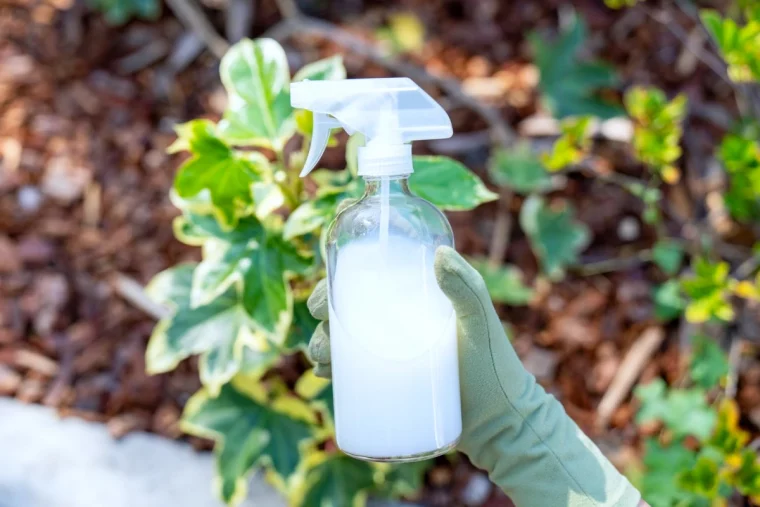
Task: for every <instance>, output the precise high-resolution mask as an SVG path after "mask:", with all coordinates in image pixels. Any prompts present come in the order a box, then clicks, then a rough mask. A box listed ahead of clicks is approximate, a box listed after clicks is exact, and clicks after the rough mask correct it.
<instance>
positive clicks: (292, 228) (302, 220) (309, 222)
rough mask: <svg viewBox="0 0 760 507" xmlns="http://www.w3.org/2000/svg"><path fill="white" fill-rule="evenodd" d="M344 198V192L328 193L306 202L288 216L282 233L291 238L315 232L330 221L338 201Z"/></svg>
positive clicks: (287, 238)
mask: <svg viewBox="0 0 760 507" xmlns="http://www.w3.org/2000/svg"><path fill="white" fill-rule="evenodd" d="M343 198H344V195H343V194H328V195H325V196H322V197H318V198H316V199H313V200H309V201H306V202H304V203H303V204H301V205H300V206H299V207H297V208H296V209H295V210H294V211H293V213H291V214H290V216H289V217H288V220H287V221H286V222H285V229H284V230H283V233H282V234H283V237H284V238H285V239H286V240H290V239H292V238H295V237H298V236H303V235H304V234H308V233H310V232H314V231H316V230H317V229H319V228H320V227H322V226H323V225H326V224H328V223H330V220H332V219H333V217H334V216H335V209H336V208H337V206H338V203H339V202H340V201H341V200H343Z"/></svg>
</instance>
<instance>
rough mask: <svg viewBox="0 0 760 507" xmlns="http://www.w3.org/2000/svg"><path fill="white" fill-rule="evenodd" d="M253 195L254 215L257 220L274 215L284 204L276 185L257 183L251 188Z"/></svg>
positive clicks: (283, 196) (278, 187)
mask: <svg viewBox="0 0 760 507" xmlns="http://www.w3.org/2000/svg"><path fill="white" fill-rule="evenodd" d="M251 193H252V195H253V204H254V214H255V215H256V218H258V219H259V220H264V219H265V218H266V217H268V216H269V215H271V214H272V213H274V212H275V211H276V210H277V209H279V208H280V207H282V206H283V205H284V204H285V195H284V194H283V193H282V188H280V185H278V184H277V183H274V182H271V181H268V182H257V183H254V184H253V185H252V186H251Z"/></svg>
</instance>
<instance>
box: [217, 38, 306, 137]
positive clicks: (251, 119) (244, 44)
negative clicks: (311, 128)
mask: <svg viewBox="0 0 760 507" xmlns="http://www.w3.org/2000/svg"><path fill="white" fill-rule="evenodd" d="M219 74H220V76H221V78H222V83H223V84H224V87H225V89H226V90H227V95H228V103H227V109H226V111H225V112H224V118H223V120H222V121H221V122H220V123H219V131H220V135H221V136H222V137H223V138H224V139H225V140H226V141H227V142H229V143H231V144H233V145H246V146H248V145H251V146H264V147H271V148H274V149H279V148H281V147H282V145H283V143H284V142H285V141H286V140H287V139H288V138H289V137H290V136H291V135H293V132H294V131H295V121H294V120H293V109H292V108H291V106H290V91H289V90H290V70H289V69H288V59H287V56H286V55H285V51H284V50H283V49H282V46H280V44H279V43H278V42H277V41H274V40H272V39H256V40H249V39H244V40H242V41H240V42H238V43H237V44H235V45H234V46H232V47H231V48H230V49H229V50H228V51H227V53H226V54H225V55H224V57H223V58H222V62H221V65H220V67H219Z"/></svg>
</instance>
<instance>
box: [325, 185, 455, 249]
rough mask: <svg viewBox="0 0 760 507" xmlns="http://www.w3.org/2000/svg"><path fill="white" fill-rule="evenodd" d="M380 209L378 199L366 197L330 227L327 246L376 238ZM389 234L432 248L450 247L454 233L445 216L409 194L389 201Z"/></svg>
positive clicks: (431, 205)
mask: <svg viewBox="0 0 760 507" xmlns="http://www.w3.org/2000/svg"><path fill="white" fill-rule="evenodd" d="M381 212H382V205H381V200H380V197H379V196H368V197H364V198H362V199H360V200H359V201H357V202H355V203H354V204H352V205H350V206H348V207H347V208H346V209H344V210H343V211H342V212H341V213H340V214H338V216H336V217H335V219H334V220H333V222H332V223H331V224H330V227H329V229H328V233H327V241H328V242H342V241H343V240H347V239H351V238H357V237H368V236H372V235H377V234H379V230H380V220H381V218H380V215H381ZM388 215H389V226H390V232H391V234H394V235H397V236H402V237H407V238H410V239H415V240H418V241H420V242H422V243H427V244H433V245H436V246H438V245H447V246H453V241H454V240H453V238H454V236H453V232H452V230H451V225H450V224H449V221H448V219H447V218H446V215H444V214H443V212H442V211H441V210H439V209H438V208H437V207H436V206H435V205H433V204H432V203H430V202H428V201H426V200H425V199H422V198H421V197H417V196H416V195H412V194H394V195H391V196H390V197H389V200H388Z"/></svg>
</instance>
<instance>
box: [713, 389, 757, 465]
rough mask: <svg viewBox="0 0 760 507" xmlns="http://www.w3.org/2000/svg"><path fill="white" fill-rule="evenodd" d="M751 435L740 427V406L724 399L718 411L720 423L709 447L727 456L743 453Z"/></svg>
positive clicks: (733, 401)
mask: <svg viewBox="0 0 760 507" xmlns="http://www.w3.org/2000/svg"><path fill="white" fill-rule="evenodd" d="M749 437H750V434H749V432H747V431H744V430H743V429H741V427H739V405H738V404H737V403H736V401H735V400H732V399H730V398H724V399H723V400H721V402H720V407H719V409H718V423H717V424H716V426H715V431H713V434H712V436H711V437H710V441H709V442H708V445H709V446H711V447H713V448H715V449H718V450H719V451H720V452H722V453H723V454H725V455H726V456H731V455H736V454H737V453H739V452H741V450H742V449H743V448H744V446H745V445H747V442H748V441H749Z"/></svg>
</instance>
